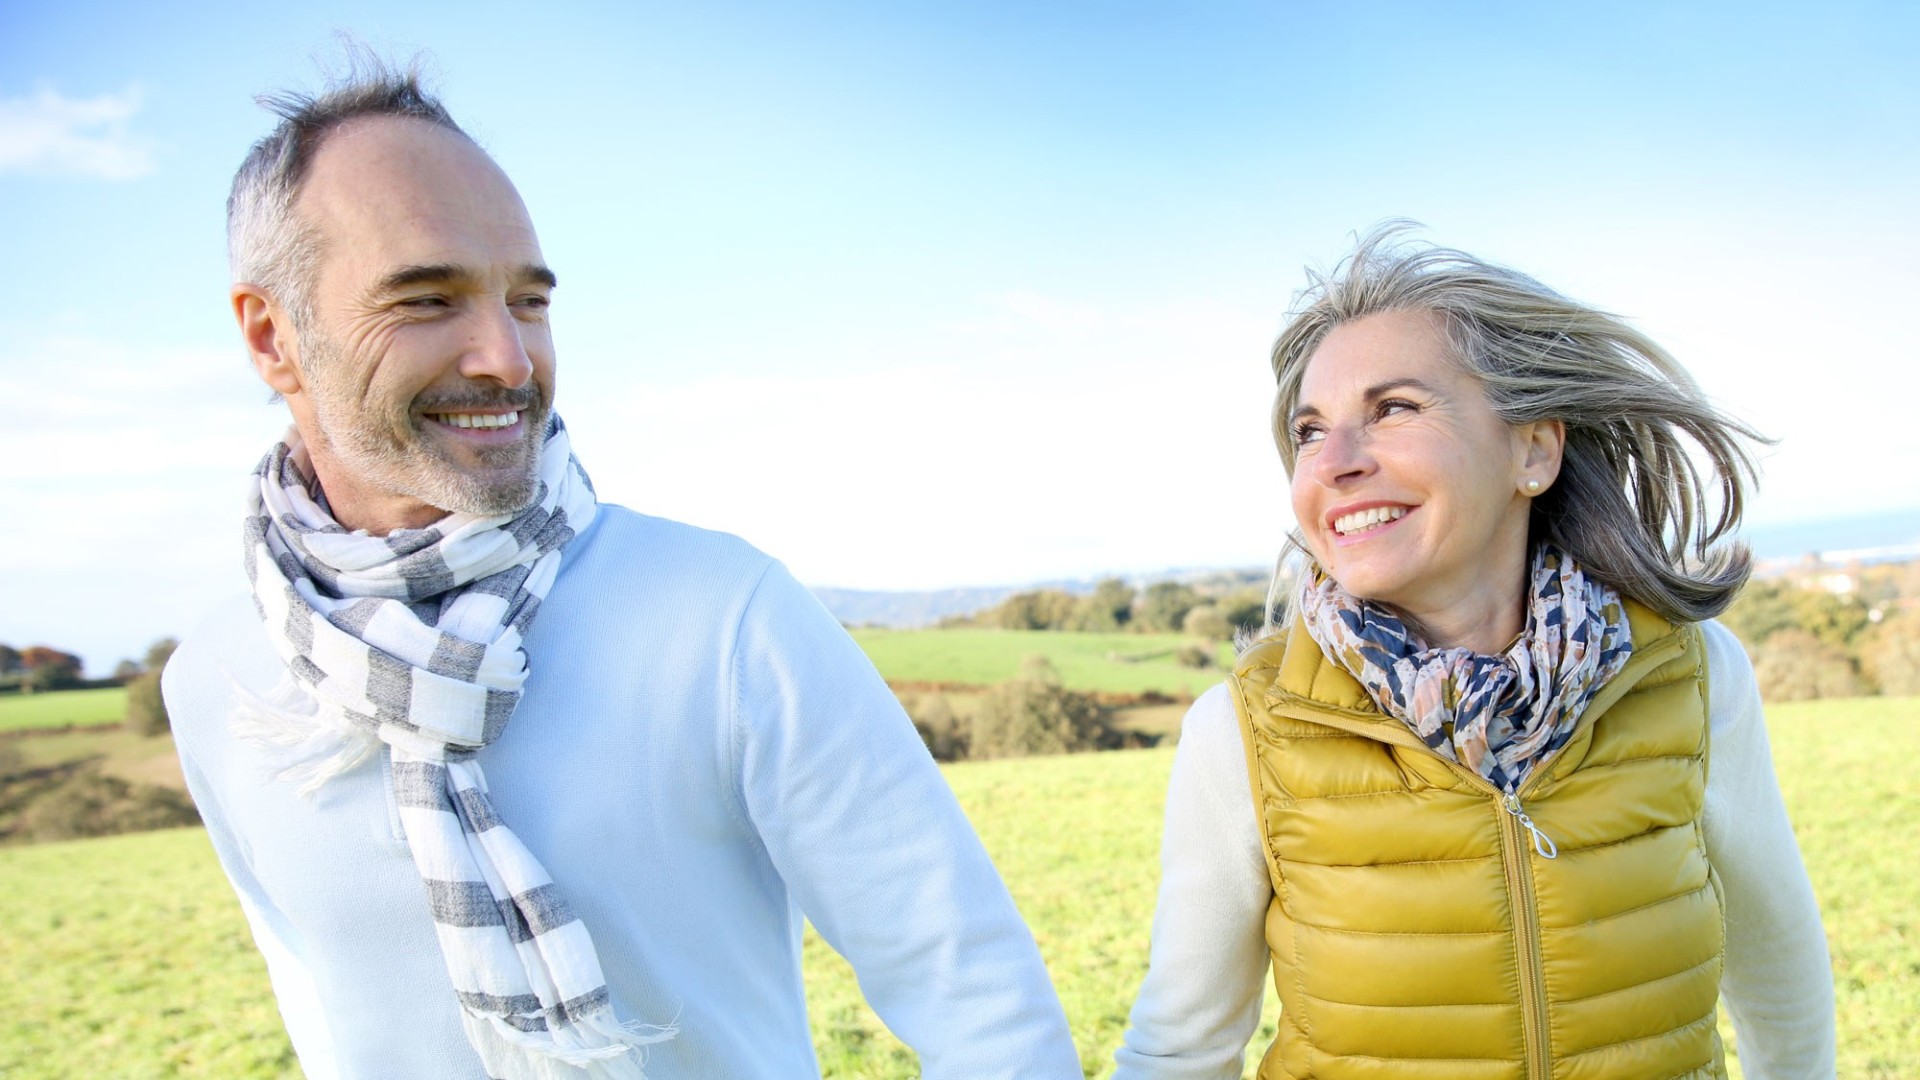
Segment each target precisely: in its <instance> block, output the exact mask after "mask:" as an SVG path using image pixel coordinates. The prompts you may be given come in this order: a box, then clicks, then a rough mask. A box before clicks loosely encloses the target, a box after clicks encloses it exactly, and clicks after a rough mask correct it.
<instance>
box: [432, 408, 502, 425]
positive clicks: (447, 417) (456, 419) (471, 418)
mask: <svg viewBox="0 0 1920 1080" xmlns="http://www.w3.org/2000/svg"><path fill="white" fill-rule="evenodd" d="M427 415H428V416H431V417H433V418H434V419H435V420H438V421H440V422H441V423H443V424H446V425H447V426H449V427H463V428H503V427H512V426H513V425H515V424H517V423H519V422H520V414H519V412H517V411H515V412H508V413H428V414H427Z"/></svg>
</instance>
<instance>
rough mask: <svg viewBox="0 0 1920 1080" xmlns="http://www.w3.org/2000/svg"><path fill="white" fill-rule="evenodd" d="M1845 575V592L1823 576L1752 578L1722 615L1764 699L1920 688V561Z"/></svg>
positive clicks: (1897, 692) (1918, 691)
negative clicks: (1742, 648) (1749, 661)
mask: <svg viewBox="0 0 1920 1080" xmlns="http://www.w3.org/2000/svg"><path fill="white" fill-rule="evenodd" d="M1846 581H1847V584H1848V585H1849V586H1850V587H1849V588H1848V590H1847V591H1845V592H1835V591H1833V589H1832V588H1831V587H1829V584H1830V581H1829V580H1825V579H1823V578H1821V577H1819V576H1810V577H1803V578H1801V579H1798V580H1796V579H1792V578H1771V579H1768V580H1764V581H1752V582H1749V583H1748V584H1747V587H1746V588H1745V589H1743V590H1742V591H1741V593H1740V596H1739V598H1738V599H1736V600H1735V601H1734V602H1733V606H1732V607H1731V608H1729V609H1727V612H1726V614H1725V615H1722V616H1721V618H1720V621H1721V622H1722V623H1724V624H1725V625H1726V627H1727V628H1728V629H1730V630H1732V631H1733V632H1734V635H1735V636H1737V637H1738V638H1739V639H1740V641H1741V643H1742V644H1743V645H1745V646H1746V648H1747V654H1748V655H1749V656H1750V657H1752V659H1753V670H1754V675H1755V676H1756V677H1757V678H1758V680H1759V682H1760V693H1761V696H1762V697H1763V698H1764V699H1765V700H1767V701H1803V700H1808V699H1812V698H1829V697H1855V696H1859V695H1863V694H1886V695H1893V696H1899V695H1910V694H1920V562H1911V563H1906V564H1904V565H1897V566H1878V567H1867V568H1863V569H1858V570H1855V571H1853V572H1851V573H1849V574H1848V575H1846Z"/></svg>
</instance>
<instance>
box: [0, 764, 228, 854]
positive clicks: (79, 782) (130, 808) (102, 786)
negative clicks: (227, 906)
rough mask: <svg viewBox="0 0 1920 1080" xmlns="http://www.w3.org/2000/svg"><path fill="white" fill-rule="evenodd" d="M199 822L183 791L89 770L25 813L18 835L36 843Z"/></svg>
mask: <svg viewBox="0 0 1920 1080" xmlns="http://www.w3.org/2000/svg"><path fill="white" fill-rule="evenodd" d="M199 821H200V814H199V812H198V811H196V810H194V808H193V803H192V802H191V801H190V800H188V798H187V797H186V796H185V795H183V794H181V793H180V792H178V791H174V790H172V789H171V788H163V787H157V786H155V785H152V784H129V783H128V782H126V781H125V780H122V779H120V778H119V777H117V776H107V775H104V774H102V773H100V772H99V771H97V770H95V769H84V770H81V771H78V772H75V773H74V774H73V775H71V776H69V777H67V778H66V779H65V780H64V781H62V782H61V783H60V785H59V786H58V787H55V788H54V789H53V790H51V791H49V792H47V793H46V794H44V795H42V796H40V797H39V798H38V799H35V800H34V801H33V802H32V803H31V804H30V805H28V806H27V808H26V809H25V810H23V811H21V813H20V817H19V818H18V819H17V820H16V822H15V823H14V830H13V831H14V833H15V834H16V835H17V836H20V837H22V838H24V839H28V840H33V841H43V840H72V839H77V838H79V837H83V836H107V835H111V834H113V833H123V832H138V831H141V830H145V829H165V828H170V827H172V826H175V825H195V824H198V823H199Z"/></svg>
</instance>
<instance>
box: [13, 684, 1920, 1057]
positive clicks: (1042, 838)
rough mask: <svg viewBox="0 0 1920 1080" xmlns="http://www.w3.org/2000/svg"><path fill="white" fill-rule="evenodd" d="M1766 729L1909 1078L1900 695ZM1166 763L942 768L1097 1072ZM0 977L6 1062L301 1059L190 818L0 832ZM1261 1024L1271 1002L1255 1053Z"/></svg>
mask: <svg viewBox="0 0 1920 1080" xmlns="http://www.w3.org/2000/svg"><path fill="white" fill-rule="evenodd" d="M1770 729H1771V732H1772V738H1773V747H1774V756H1775V759H1776V761H1777V762H1778V764H1779V771H1780V774H1781V779H1782V788H1783V790H1784V791H1785V794H1786V798H1787V803H1788V807H1789V809H1790V810H1791V811H1792V813H1793V815H1794V819H1795V825H1796V828H1797V830H1798V832H1799V835H1800V839H1801V846H1802V848H1803V850H1804V851H1805V854H1806V858H1807V863H1808V867H1809V870H1810V872H1811V873H1812V876H1813V881H1814V887H1815V889H1816V891H1817V892H1818V894H1819V897H1820V902H1821V904H1822V907H1823V908H1824V910H1825V913H1826V924H1827V934H1828V940H1829V943H1830V945H1831V947H1832V950H1833V956H1834V972H1835V982H1836V988H1837V991H1838V994H1839V1038H1840V1075H1841V1076H1843V1077H1849V1078H1867V1080H1910V1078H1912V1077H1916V1076H1920V926H1916V905H1915V895H1916V885H1915V882H1916V872H1915V869H1914V868H1915V867H1916V866H1920V829H1916V828H1915V827H1914V824H1913V823H1914V822H1915V821H1916V820H1920V788H1916V787H1915V785H1914V784H1913V783H1912V782H1911V780H1910V779H1909V778H1908V776H1909V772H1908V767H1907V765H1906V764H1905V763H1908V762H1911V761H1913V760H1915V759H1916V758H1917V757H1920V699H1913V698H1907V699H1860V700H1852V701H1839V702H1816V703H1808V704H1803V705H1787V706H1779V707H1775V708H1774V709H1772V710H1771V719H1770ZM1171 762H1172V754H1171V752H1170V751H1168V750H1164V749H1162V750H1147V751H1121V752H1114V753H1107V754H1087V755H1078V756H1073V757H1061V758H1037V759H1028V760H1023V761H994V762H978V763H964V764H960V765H955V766H950V767H948V769H947V775H948V777H949V779H950V780H951V782H952V784H953V787H954V790H955V791H956V792H957V793H958V794H959V796H960V799H961V802H962V803H963V804H964V805H965V807H966V809H967V812H968V814H969V815H970V816H971V817H972V819H973V821H974V823H975V825H976V826H977V827H978V829H979V830H980V834H981V836H982V838H983V840H984V841H985V842H986V845H987V848H988V850H989V851H991V852H992V853H993V856H994V858H995V860H996V861H997V862H998V864H999V866H1000V868H1001V871H1002V873H1003V874H1004V875H1005V876H1006V878H1007V880H1008V883H1009V885H1010V886H1011V888H1012V890H1013V893H1014V897H1015V899H1016V900H1017V901H1018V902H1019V904H1020V908H1021V911H1022V912H1023V913H1024V914H1025V915H1026V917H1027V919H1028V921H1029V923H1030V925H1031V926H1032V927H1033V930H1034V934H1035V937H1036V938H1037V939H1038V940H1039V942H1040V948H1041V951H1042V953H1043V954H1044V956H1045V957H1046V961H1047V965H1048V967H1049V969H1050V970H1051V971H1052V973H1053V977H1054V981H1055V983H1056V984H1057V985H1058V986H1059V988H1060V993H1061V998H1062V1000H1063V1001H1064V1003H1065V1005H1066V1009H1067V1014H1068V1017H1069V1019H1070V1021H1071V1022H1072V1025H1073V1033H1074V1038H1075V1039H1076V1041H1077V1042H1078V1044H1079V1046H1080V1050H1081V1055H1082V1060H1083V1062H1084V1064H1085V1067H1086V1071H1087V1075H1089V1076H1098V1075H1104V1074H1105V1073H1106V1072H1107V1071H1109V1069H1110V1068H1111V1066H1110V1062H1111V1058H1112V1052H1113V1048H1114V1046H1115V1045H1116V1044H1117V1043H1118V1041H1119V1038H1120V1035H1121V1033H1122V1032H1123V1030H1124V1028H1125V1024H1126V1011H1127V1008H1128V1006H1129V1005H1130V1003H1131V1001H1132V998H1133V993H1134V990H1135V989H1136V988H1137V986H1138V984H1139V980H1140V977H1141V975H1142V973H1143V971H1144V969H1145V965H1146V957H1147V935H1148V929H1149V926H1150V923H1151V919H1152V914H1153V897H1154V889H1155V885H1156V880H1157V875H1158V871H1157V851H1158V846H1159V817H1160V810H1161V805H1162V789H1163V787H1164V785H1165V783H1166V775H1167V770H1168V768H1169V766H1170V765H1171ZM1889 762H1891V763H1896V764H1895V765H1893V766H1891V767H1889V766H1888V765H1887V764H1885V763H1889ZM1062 822H1072V823H1073V827H1072V828H1070V829H1069V828H1061V827H1060V825H1061V823H1062ZM806 970H807V985H808V992H809V996H810V1002H811V1009H812V1014H813V1019H814V1033H815V1043H816V1046H817V1047H818V1049H819V1053H820V1059H821V1064H822V1067H823V1069H824V1070H825V1072H826V1075H828V1076H832V1077H861V1078H882V1077H888V1078H891V1077H904V1076H911V1075H913V1073H914V1065H913V1060H912V1057H911V1055H910V1054H909V1052H908V1051H906V1050H905V1049H904V1048H902V1047H901V1046H900V1045H899V1044H898V1043H897V1042H896V1041H894V1040H893V1038H892V1036H890V1035H889V1034H887V1032H886V1031H885V1029H884V1028H883V1027H881V1025H880V1024H879V1022H878V1021H877V1020H876V1019H875V1018H874V1016H873V1014H872V1013H871V1011H870V1010H868V1009H867V1008H866V1006H865V1005H864V1003H862V1002H861V1000H860V998H859V993H858V990H857V988H856V987H855V985H854V982H853V978H852V974H851V972H850V971H849V970H848V969H847V967H846V965H845V964H844V963H843V962H842V961H840V959H839V958H838V957H836V956H834V955H833V954H832V953H831V952H830V951H829V950H827V949H826V948H825V947H824V946H823V945H821V944H820V943H819V942H818V941H817V940H815V939H813V938H811V936H810V937H809V941H808V944H807V951H806ZM0 986H4V987H5V988H6V993H5V1000H6V1001H7V1002H8V1005H9V1008H8V1009H7V1010H6V1011H5V1019H4V1020H0V1077H5V1078H7V1080H55V1078H65V1077H69V1076H74V1075H88V1076H111V1077H116V1078H123V1077H124V1078H149V1077H153V1078H160V1077H169V1078H170V1077H207V1078H215V1077H217V1078H221V1080H228V1078H280V1077H289V1078H290V1077H296V1076H298V1075H299V1073H298V1070H297V1067H296V1066H295V1064H294V1062H293V1060H292V1058H291V1056H290V1055H289V1052H288V1050H287V1047H286V1042H285V1038H284V1036H283V1035H282V1034H281V1032H280V1028H279V1022H278V1017H277V1015H276V1013H275V1010H274V1007H273V1004H272V1000H271V997H270V994H269V991H268V988H267V982H266V975H265V971H264V968H263V967H262V964H261V962H260V960H259V958H258V956H257V955H256V954H255V953H254V952H253V950H252V947H251V944H250V941H249V938H248V935H247V932H246V927H245V924H244V923H243V921H242V920H241V917H240V913H239V910H238V908H237V906H236V905H235V902H234V901H233V899H232V897H231V895H230V894H229V893H228V891H227V889H226V885H225V882H224V881H223V880H222V879H221V877H220V873H219V869H218V867H217V866H216V865H215V863H214V860H213V856H212V852H211V851H210V849H209V848H208V847H207V844H206V840H205V838H204V836H203V835H202V834H201V833H200V832H198V831H197V830H173V831H167V832H160V833H148V834H144V835H135V836H121V837H111V838H107V839H103V840H90V841H79V842H74V843H61V844H44V845H39V846H34V847H25V848H12V849H5V850H0ZM1272 1022H1273V1013H1272V1007H1271V1003H1269V1009H1268V1013H1267V1015H1266V1018H1265V1020H1264V1021H1263V1025H1262V1029H1261V1031H1260V1032H1259V1033H1258V1034H1257V1035H1256V1037H1255V1040H1254V1042H1255V1044H1256V1053H1257V1048H1258V1047H1263V1046H1264V1045H1265V1043H1266V1041H1267V1040H1268V1039H1271V1037H1272V1030H1273V1029H1272ZM1736 1075H1737V1073H1736Z"/></svg>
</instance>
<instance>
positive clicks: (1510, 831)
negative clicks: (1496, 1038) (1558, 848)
mask: <svg viewBox="0 0 1920 1080" xmlns="http://www.w3.org/2000/svg"><path fill="white" fill-rule="evenodd" d="M1501 801H1502V808H1503V809H1504V810H1505V811H1506V812H1505V813H1503V814H1501V815H1500V861H1501V863H1502V865H1503V866H1505V868H1506V871H1507V892H1508V894H1509V895H1511V896H1512V897H1513V902H1514V913H1513V917H1514V924H1515V925H1514V947H1515V950H1516V951H1517V952H1518V954H1519V962H1520V1027H1521V1031H1522V1032H1523V1033H1524V1035H1525V1040H1526V1050H1527V1076H1528V1077H1529V1078H1530V1080H1549V1078H1550V1077H1551V1076H1552V1075H1553V1063H1552V1062H1551V1061H1550V1060H1548V1056H1547V988H1546V987H1545V986H1544V985H1542V983H1543V982H1544V981H1545V976H1544V975H1542V973H1541V971H1540V917H1539V913H1538V911H1537V910H1536V904H1535V901H1534V895H1533V873H1532V871H1531V869H1530V868H1529V867H1528V865H1527V843H1526V840H1525V839H1524V838H1523V834H1524V833H1527V832H1531V833H1532V835H1533V843H1534V846H1535V847H1536V848H1538V846H1539V844H1540V841H1541V840H1542V839H1544V834H1543V833H1541V832H1540V831H1539V830H1538V829H1536V828H1533V823H1532V822H1531V821H1530V820H1529V819H1528V818H1527V816H1526V814H1525V812H1523V811H1522V810H1521V809H1520V798H1519V796H1517V795H1512V794H1509V795H1506V796H1504V797H1503V798H1502V800H1501ZM1547 843H1548V844H1549V845H1551V844H1552V841H1551V840H1549V841H1547ZM1542 854H1543V855H1545V857H1546V858H1549V859H1550V858H1553V856H1552V855H1546V854H1545V852H1542Z"/></svg>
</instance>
